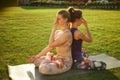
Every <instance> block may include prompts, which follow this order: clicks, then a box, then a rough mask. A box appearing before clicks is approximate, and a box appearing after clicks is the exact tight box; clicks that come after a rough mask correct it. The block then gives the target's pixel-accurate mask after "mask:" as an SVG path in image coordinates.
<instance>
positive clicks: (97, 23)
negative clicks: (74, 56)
mask: <svg viewBox="0 0 120 80" xmlns="http://www.w3.org/2000/svg"><path fill="white" fill-rule="evenodd" d="M58 10H60V8H43V7H10V8H6V9H4V10H2V11H1V12H0V80H9V77H8V70H7V65H17V64H23V63H27V59H28V57H29V56H31V55H34V54H37V53H39V52H40V51H41V50H42V49H43V48H44V47H45V46H47V44H48V39H49V35H50V32H51V27H52V24H53V21H54V19H55V15H56V12H57V11H58ZM82 11H83V16H84V18H85V19H87V21H88V24H89V28H90V30H91V33H92V37H93V42H92V43H83V47H86V48H87V49H88V52H89V53H90V55H96V54H101V53H106V54H108V55H110V56H113V57H115V58H117V59H119V60H120V11H119V10H118V11H117V10H92V9H91V10H89V9H83V10H82ZM80 29H82V30H83V32H85V31H84V27H83V26H81V27H80ZM53 51H54V50H53ZM61 79H63V80H120V68H115V69H110V70H106V71H97V72H93V73H88V74H84V75H76V76H74V77H73V76H71V77H68V78H59V79H54V80H61Z"/></svg>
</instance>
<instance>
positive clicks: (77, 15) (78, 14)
mask: <svg viewBox="0 0 120 80" xmlns="http://www.w3.org/2000/svg"><path fill="white" fill-rule="evenodd" d="M68 12H69V13H70V17H71V19H70V22H75V20H76V19H80V18H81V17H82V11H80V10H79V9H74V8H73V7H69V8H68Z"/></svg>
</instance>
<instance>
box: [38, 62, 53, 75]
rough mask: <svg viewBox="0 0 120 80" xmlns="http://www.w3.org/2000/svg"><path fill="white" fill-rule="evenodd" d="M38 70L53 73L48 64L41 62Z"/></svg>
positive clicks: (43, 72) (47, 73)
mask: <svg viewBox="0 0 120 80" xmlns="http://www.w3.org/2000/svg"><path fill="white" fill-rule="evenodd" d="M39 72H40V73H42V74H46V75H49V74H54V70H53V67H51V66H49V65H48V64H41V65H40V66H39Z"/></svg>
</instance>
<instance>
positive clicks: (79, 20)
mask: <svg viewBox="0 0 120 80" xmlns="http://www.w3.org/2000/svg"><path fill="white" fill-rule="evenodd" d="M76 23H77V25H78V26H80V25H81V24H82V18H80V19H76Z"/></svg>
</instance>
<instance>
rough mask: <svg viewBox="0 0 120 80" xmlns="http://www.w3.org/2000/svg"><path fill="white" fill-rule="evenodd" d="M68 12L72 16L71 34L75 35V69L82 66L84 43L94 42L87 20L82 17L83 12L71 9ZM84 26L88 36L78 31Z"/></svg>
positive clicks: (73, 52) (73, 44)
mask: <svg viewBox="0 0 120 80" xmlns="http://www.w3.org/2000/svg"><path fill="white" fill-rule="evenodd" d="M68 12H69V13H70V16H71V20H70V21H71V23H72V26H71V32H72V35H73V43H72V57H73V61H74V62H77V64H75V65H74V67H76V68H78V65H80V64H81V62H82V60H83V58H82V41H86V42H92V37H91V34H90V31H89V28H88V25H87V22H86V20H85V19H84V18H83V17H82V12H81V11H80V10H76V9H74V8H72V7H71V8H69V9H68ZM81 24H83V25H84V27H85V29H86V34H83V33H82V31H81V30H78V27H79V26H80V25H81Z"/></svg>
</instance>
